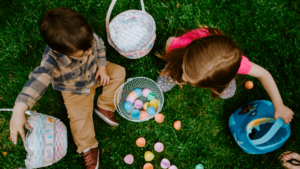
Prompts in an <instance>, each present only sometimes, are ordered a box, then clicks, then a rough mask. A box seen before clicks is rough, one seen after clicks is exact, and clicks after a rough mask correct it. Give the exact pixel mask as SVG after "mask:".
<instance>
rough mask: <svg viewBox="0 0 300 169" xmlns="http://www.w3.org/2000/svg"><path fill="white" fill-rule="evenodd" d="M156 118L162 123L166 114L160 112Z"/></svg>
mask: <svg viewBox="0 0 300 169" xmlns="http://www.w3.org/2000/svg"><path fill="white" fill-rule="evenodd" d="M154 118H155V121H156V122H157V123H162V122H163V121H164V119H165V116H164V115H163V114H161V113H158V114H157V115H155V117H154Z"/></svg>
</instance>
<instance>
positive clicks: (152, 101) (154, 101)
mask: <svg viewBox="0 0 300 169" xmlns="http://www.w3.org/2000/svg"><path fill="white" fill-rule="evenodd" d="M158 105H159V102H158V100H157V99H152V100H151V101H150V106H152V107H154V108H157V107H158Z"/></svg>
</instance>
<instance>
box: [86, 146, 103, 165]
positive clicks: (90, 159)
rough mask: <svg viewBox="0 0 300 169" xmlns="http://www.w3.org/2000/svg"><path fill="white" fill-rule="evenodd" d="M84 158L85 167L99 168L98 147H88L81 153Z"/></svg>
mask: <svg viewBox="0 0 300 169" xmlns="http://www.w3.org/2000/svg"><path fill="white" fill-rule="evenodd" d="M82 157H83V158H84V162H85V166H86V169H98V168H99V150H98V147H96V148H92V149H90V150H89V151H88V152H86V153H82Z"/></svg>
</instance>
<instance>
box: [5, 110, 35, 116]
mask: <svg viewBox="0 0 300 169" xmlns="http://www.w3.org/2000/svg"><path fill="white" fill-rule="evenodd" d="M0 111H14V109H0ZM25 113H26V114H28V115H31V113H30V111H29V110H27V111H26V112H25Z"/></svg>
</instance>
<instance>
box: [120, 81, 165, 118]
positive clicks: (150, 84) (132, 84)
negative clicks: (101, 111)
mask: <svg viewBox="0 0 300 169" xmlns="http://www.w3.org/2000/svg"><path fill="white" fill-rule="evenodd" d="M135 88H141V89H142V90H143V89H144V88H149V89H150V90H152V92H153V93H154V94H155V95H156V99H157V100H158V102H159V105H158V108H157V110H156V112H155V114H154V115H152V116H150V117H149V118H145V119H134V118H132V117H131V116H130V114H129V113H127V112H126V111H125V110H124V107H123V105H124V103H125V102H126V97H127V96H128V94H129V93H130V92H131V91H132V90H133V89H135ZM138 99H139V100H141V101H142V102H143V103H145V102H148V100H147V98H145V97H144V96H143V95H142V96H141V97H139V98H138ZM114 103H115V107H116V110H117V112H118V113H119V114H120V115H121V116H122V117H124V118H125V119H127V120H130V121H133V122H143V121H147V120H149V119H151V118H153V117H154V116H155V115H156V114H158V113H159V112H160V110H161V109H162V107H163V104H164V95H163V93H162V91H161V89H160V87H159V86H158V84H157V83H156V82H155V81H153V80H152V79H149V78H147V77H135V78H129V79H128V80H127V81H126V82H125V83H124V84H123V85H121V86H120V87H119V88H118V90H117V91H116V93H115V98H114Z"/></svg>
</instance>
